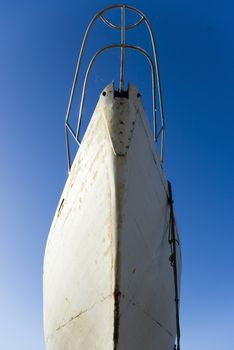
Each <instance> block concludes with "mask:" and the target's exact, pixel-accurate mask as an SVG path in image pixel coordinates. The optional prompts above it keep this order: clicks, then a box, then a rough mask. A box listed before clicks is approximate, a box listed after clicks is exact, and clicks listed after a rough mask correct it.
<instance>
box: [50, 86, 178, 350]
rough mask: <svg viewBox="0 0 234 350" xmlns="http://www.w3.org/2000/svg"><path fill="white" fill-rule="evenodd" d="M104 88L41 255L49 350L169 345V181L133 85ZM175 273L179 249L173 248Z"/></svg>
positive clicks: (166, 348) (165, 348)
mask: <svg viewBox="0 0 234 350" xmlns="http://www.w3.org/2000/svg"><path fill="white" fill-rule="evenodd" d="M113 90H114V88H113V85H112V84H111V85H109V86H108V87H107V88H106V89H105V92H106V95H105V96H103V95H101V97H100V99H99V102H98V104H97V107H96V110H95V112H94V114H93V117H92V120H91V122H90V124H89V126H88V129H87V131H86V134H85V136H84V139H83V142H82V144H81V147H80V149H79V151H78V153H77V155H76V158H75V160H74V163H73V165H72V168H71V172H70V175H69V177H68V180H67V182H66V185H65V188H64V191H63V194H62V197H61V200H60V203H59V206H58V209H57V211H56V214H55V217H54V220H53V223H52V227H51V230H50V233H49V238H48V242H47V247H46V253H45V260H44V276H43V282H44V326H45V338H46V346H47V349H48V350H78V349H79V350H95V349H97V350H172V349H173V345H174V341H175V336H176V322H175V319H176V317H175V301H174V299H175V288H174V280H173V269H172V267H171V264H170V261H169V257H170V255H171V251H170V245H169V243H168V234H169V233H168V230H169V215H170V209H169V205H168V185H167V180H166V178H165V175H164V173H163V170H162V168H161V165H160V160H159V159H158V155H157V154H156V152H155V145H154V142H153V138H152V135H151V131H150V128H149V125H148V121H147V118H146V116H145V113H144V110H143V107H142V103H141V100H140V98H139V97H138V96H137V91H136V89H135V88H134V87H132V86H130V87H129V98H128V99H126V98H114V97H113ZM177 264H178V265H177V267H178V272H179V275H180V254H179V251H178V263H177Z"/></svg>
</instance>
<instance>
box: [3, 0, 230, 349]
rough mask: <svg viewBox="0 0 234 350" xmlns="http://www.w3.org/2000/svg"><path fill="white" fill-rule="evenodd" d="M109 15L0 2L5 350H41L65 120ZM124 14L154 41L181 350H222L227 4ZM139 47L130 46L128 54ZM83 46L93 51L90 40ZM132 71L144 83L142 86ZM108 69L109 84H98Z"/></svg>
mask: <svg viewBox="0 0 234 350" xmlns="http://www.w3.org/2000/svg"><path fill="white" fill-rule="evenodd" d="M112 3H113V2H112V1H103V0H101V1H97V2H93V1H84V0H81V1H64V0H63V1H48V0H47V1H44V0H42V1H33V0H32V1H24V0H23V1H11V0H9V1H3V0H0V118H1V128H0V162H1V172H0V186H1V202H0V210H1V220H0V276H1V284H0V285H1V286H0V305H1V318H0V344H1V345H0V348H1V349H4V350H16V349H17V350H45V346H44V340H43V324H42V322H43V321H42V263H43V254H44V248H45V243H46V239H47V235H48V231H49V228H50V224H51V221H52V218H53V215H54V211H55V208H56V205H57V203H58V200H59V197H60V194H61V191H62V188H63V185H64V182H65V180H66V177H67V168H66V166H67V164H66V153H65V141H64V116H65V112H66V107H67V103H68V98H69V94H70V88H71V83H72V79H73V74H74V70H75V64H76V58H77V55H78V52H79V48H80V44H81V40H82V37H83V34H84V31H85V28H86V25H87V24H88V21H89V20H90V19H91V18H92V16H93V15H94V14H95V13H96V12H97V11H98V10H100V9H102V8H103V7H105V6H107V5H109V4H112ZM127 3H128V4H130V5H132V6H135V7H138V8H139V9H140V10H141V11H143V12H144V13H145V14H146V16H148V18H149V20H150V21H151V23H152V26H153V29H154V31H155V34H156V39H157V46H158V53H159V62H160V68H161V79H162V87H163V96H164V106H165V116H166V123H167V124H166V128H167V130H166V132H167V134H166V137H167V138H166V161H165V169H166V172H167V175H168V177H169V179H170V180H171V181H172V184H173V188H174V197H175V204H176V211H177V218H178V222H179V227H180V233H181V240H182V249H183V251H182V253H183V274H182V295H181V331H182V350H209V349H212V350H220V349H225V350H226V349H227V350H228V349H233V348H234V331H233V324H234V299H233V295H234V272H233V247H234V229H233V227H234V223H233V215H234V214H233V213H234V200H233V197H234V189H233V180H234V165H233V150H234V141H233V128H234V116H233V109H234V108H233V101H234V96H233V95H234V94H233V90H234V89H233V82H234V68H233V62H234V47H233V45H234V29H233V11H234V8H233V4H232V1H228V0H223V1H214V0H213V1H212V0H207V1H204V0H203V1H201V0H197V1H182V0H178V1H168V0H158V1H139V0H136V1H132V2H127ZM108 35H110V34H105V38H107V39H108V40H109V38H110V36H108ZM142 39H143V42H145V40H144V36H143V35H142V36H141V35H136V34H133V36H132V40H133V41H134V42H136V43H139V44H141V42H142ZM92 40H93V41H91V46H93V47H94V44H99V43H100V40H101V37H100V35H99V36H98V40H99V41H98V40H97V39H96V40H95V39H92ZM109 42H110V41H109ZM117 59H118V55H117V54H116V53H111V54H110V56H105V57H104V56H103V58H102V59H100V61H99V62H98V63H97V66H96V68H95V69H94V71H93V73H92V75H91V84H90V85H89V87H88V96H89V97H88V98H89V100H87V106H86V116H87V118H86V120H87V119H88V116H89V114H90V110H92V109H93V107H94V104H95V101H96V99H97V91H100V90H101V89H102V88H103V87H104V85H105V84H106V83H108V82H109V81H111V80H112V78H113V77H114V78H115V74H116V72H117V63H116V64H114V62H115V61H116V62H117ZM134 60H136V61H134ZM130 61H131V62H133V63H132V64H131V65H129V77H130V78H131V77H132V78H131V80H133V82H134V83H136V84H137V85H138V86H139V89H140V90H141V92H142V94H143V100H145V104H146V109H147V111H148V114H149V116H150V107H149V106H150V102H149V101H150V96H149V92H150V80H149V72H148V71H147V69H148V68H147V66H144V63H143V61H142V62H140V61H138V58H136V57H135V56H134V55H132V56H131V55H130ZM134 62H135V63H134ZM112 63H113V67H112V68H111V64H112ZM138 63H139V64H138ZM139 67H141V69H142V70H144V69H145V72H146V73H145V79H143V80H142V79H141V77H142V73H139ZM107 69H108V71H107V73H108V74H107V75H108V77H107V75H105V74H106V73H105V74H104V73H103V70H105V71H106V70H107ZM136 71H138V74H135V72H136ZM114 72H115V73H114ZM147 74H148V75H147ZM104 76H105V79H104V78H103V77H104Z"/></svg>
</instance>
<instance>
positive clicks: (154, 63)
mask: <svg viewBox="0 0 234 350" xmlns="http://www.w3.org/2000/svg"><path fill="white" fill-rule="evenodd" d="M115 8H119V9H120V10H121V25H118V24H114V23H112V22H111V21H110V20H109V19H107V18H106V17H105V15H106V13H107V12H108V11H110V10H113V9H115ZM126 9H128V10H130V11H132V12H134V13H136V14H138V15H139V19H138V20H137V21H136V22H135V23H132V24H130V25H126V22H125V16H126ZM97 19H100V20H101V21H102V22H103V23H105V24H106V25H107V26H109V27H110V28H112V29H116V30H120V31H121V43H120V44H111V45H108V46H105V47H103V48H101V49H100V50H99V51H97V52H96V53H95V55H94V56H93V58H92V59H91V61H90V63H89V66H88V68H87V71H86V75H85V78H84V83H83V89H82V96H81V101H80V108H79V115H78V120H77V129H76V131H74V130H73V128H72V127H71V125H70V123H69V119H70V113H71V107H72V103H73V98H74V93H75V89H76V84H77V79H78V76H79V72H80V67H81V62H82V57H83V53H84V49H85V46H86V42H87V38H88V35H89V33H90V30H91V28H92V27H93V25H94V24H95V22H96V20H97ZM141 23H146V26H147V28H148V31H149V34H150V39H151V44H152V49H153V58H151V56H150V55H149V54H148V53H147V52H146V51H145V50H144V49H143V48H141V47H139V46H135V45H129V44H127V43H126V41H125V39H126V38H125V36H126V31H127V30H131V29H133V28H135V27H137V26H138V25H140V24H141ZM112 48H119V49H120V50H121V60H120V79H119V93H120V95H121V93H123V92H124V63H125V50H126V49H132V50H135V51H137V52H140V53H141V54H143V55H144V56H145V57H146V58H147V59H148V61H149V63H150V66H151V73H152V100H153V121H154V141H155V142H157V141H158V138H159V136H161V162H163V160H164V138H165V123H164V112H163V103H162V92H161V82H160V74H159V65H158V56H157V50H156V43H155V37H154V33H153V30H152V27H151V25H150V23H149V21H148V19H147V18H146V17H145V15H144V14H143V13H142V12H141V11H139V10H138V9H136V8H134V7H132V6H129V5H123V4H122V5H111V6H109V7H106V8H105V9H103V10H102V11H100V12H98V13H97V14H96V15H95V16H94V17H93V19H92V20H91V22H90V23H89V25H88V27H87V29H86V32H85V35H84V39H83V42H82V45H81V49H80V53H79V57H78V61H77V66H76V71H75V76H74V80H73V84H72V89H71V94H70V99H69V103H68V107H67V113H66V120H65V133H66V147H67V157H68V169H69V170H70V168H71V154H70V143H69V133H70V134H71V135H72V136H73V138H74V139H75V141H76V142H77V144H78V146H79V145H80V143H81V141H80V138H79V134H80V127H81V121H82V115H83V107H84V100H85V94H86V86H87V80H88V77H89V73H90V71H91V68H92V66H93V64H94V62H95V60H96V58H97V57H98V56H99V55H100V54H102V53H103V52H104V51H107V50H109V49H112ZM156 86H157V87H156ZM156 89H158V99H159V113H160V116H161V128H160V130H159V131H157V115H156V112H157V109H156V96H157V91H156Z"/></svg>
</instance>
